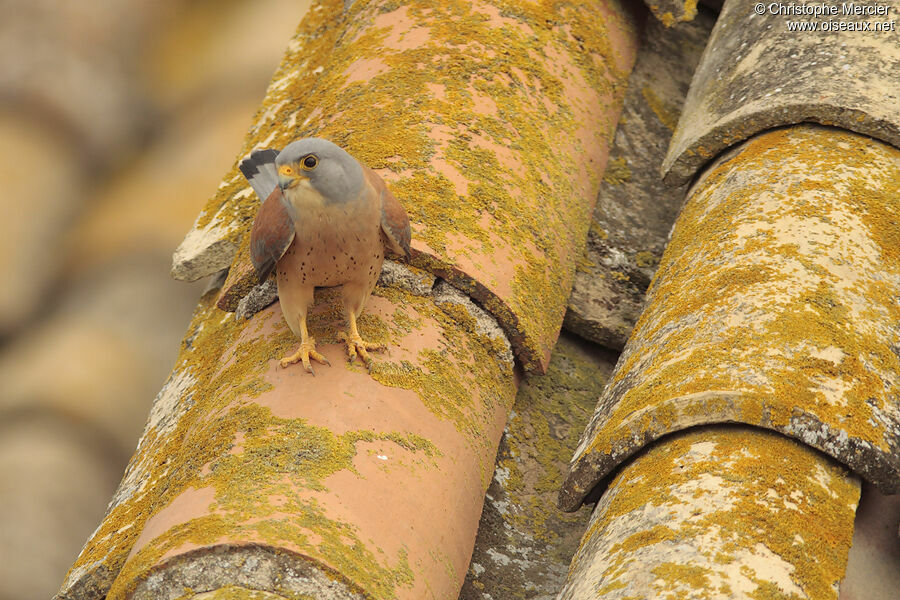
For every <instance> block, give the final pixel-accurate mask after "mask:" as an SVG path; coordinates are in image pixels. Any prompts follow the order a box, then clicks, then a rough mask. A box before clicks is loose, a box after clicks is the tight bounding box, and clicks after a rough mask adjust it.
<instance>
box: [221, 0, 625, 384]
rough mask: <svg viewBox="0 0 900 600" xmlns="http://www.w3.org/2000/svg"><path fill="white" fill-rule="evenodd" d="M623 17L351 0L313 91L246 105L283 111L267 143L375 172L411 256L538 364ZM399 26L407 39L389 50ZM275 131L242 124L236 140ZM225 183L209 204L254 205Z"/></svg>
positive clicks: (603, 7)
mask: <svg viewBox="0 0 900 600" xmlns="http://www.w3.org/2000/svg"><path fill="white" fill-rule="evenodd" d="M324 12H327V11H324V10H323V11H319V13H318V14H321V13H324ZM629 19H630V17H629V16H628V15H627V13H626V12H625V10H624V8H623V7H622V6H620V5H619V4H618V3H617V2H615V1H614V0H613V1H609V2H601V3H590V4H587V5H578V6H575V5H570V4H568V3H552V4H549V5H548V4H546V3H541V2H537V3H529V2H507V1H505V0H503V1H501V0H495V1H485V2H478V3H475V4H472V3H468V2H460V1H452V2H440V3H435V2H427V1H418V2H408V3H405V4H403V5H402V6H395V5H393V4H389V3H384V2H374V1H369V2H365V1H362V0H360V1H357V2H354V3H353V5H352V6H351V7H350V8H349V9H348V12H347V13H346V14H343V15H342V16H338V17H335V23H336V25H334V26H333V27H334V29H336V30H341V31H342V33H341V37H340V40H339V41H338V42H336V43H333V42H329V41H328V40H326V39H325V36H323V35H319V37H318V38H315V42H314V43H315V44H319V45H325V44H328V43H332V45H333V48H332V49H331V51H330V54H328V60H327V63H325V64H323V65H320V66H321V67H322V69H321V71H320V72H319V74H318V75H317V79H316V85H315V90H314V92H310V90H309V89H308V88H307V87H304V88H303V89H301V90H298V91H297V94H298V95H297V98H299V99H301V100H302V104H303V105H302V109H298V107H297V106H296V102H297V99H294V100H293V101H292V104H291V106H290V107H288V106H287V105H284V107H283V108H281V107H282V104H281V101H280V100H278V99H279V98H281V96H280V95H279V94H280V88H279V87H278V86H276V85H274V84H273V90H276V91H278V92H279V94H274V95H273V94H272V93H270V96H271V97H270V98H267V99H266V101H265V102H264V104H263V108H262V113H261V114H265V115H267V114H268V112H267V111H272V110H275V108H278V110H289V109H290V111H293V112H289V113H286V114H285V115H284V119H283V122H288V123H290V126H288V127H284V126H282V127H281V129H279V130H278V132H277V136H276V138H273V139H276V140H285V139H291V138H298V137H303V136H310V135H317V136H322V137H326V138H328V139H331V140H332V141H334V142H336V143H337V144H339V145H341V146H342V147H345V148H346V149H347V150H348V151H349V152H350V153H351V154H353V155H354V156H356V157H358V158H359V159H360V160H362V161H363V162H365V163H366V164H368V165H369V166H371V167H373V168H375V169H381V170H383V171H382V172H383V174H384V176H385V178H386V179H387V180H388V182H389V185H390V187H391V189H392V191H393V192H394V193H395V195H397V197H398V198H399V199H400V200H401V202H402V203H403V204H404V205H405V206H406V208H407V211H408V213H409V215H410V219H411V221H412V223H413V230H414V234H413V238H414V240H418V241H420V242H422V243H423V244H425V245H426V246H427V249H428V251H429V252H430V253H433V256H432V257H428V256H422V257H420V258H419V259H417V264H418V266H421V267H425V268H428V269H430V270H432V271H433V272H435V273H437V274H440V275H442V276H446V277H451V278H453V277H454V276H455V277H456V279H454V281H453V283H454V284H455V285H458V286H461V285H464V282H463V281H462V280H461V279H464V278H466V277H469V278H474V279H476V280H478V281H479V283H480V284H481V287H479V290H480V292H481V293H482V296H483V297H480V298H479V300H481V301H482V303H483V304H485V305H489V308H491V309H492V312H494V314H495V316H497V317H498V318H499V319H501V321H502V322H503V323H504V327H506V329H507V330H508V331H509V330H512V331H515V332H517V333H518V334H519V335H518V336H512V337H513V343H514V345H515V346H516V350H517V351H518V353H519V355H520V357H521V358H522V360H523V361H524V362H525V366H526V368H528V369H532V368H539V364H540V363H541V362H542V361H543V360H545V357H546V354H547V353H549V349H550V347H552V343H553V341H554V340H555V338H556V335H557V333H558V331H559V327H560V324H561V322H562V317H563V314H564V311H565V304H566V296H567V293H568V289H569V284H570V283H571V281H572V278H573V277H574V270H575V263H576V259H577V257H579V256H580V255H581V254H582V250H583V245H584V239H585V235H586V232H587V227H588V224H589V222H590V221H589V215H590V212H591V209H592V207H593V203H594V201H595V197H596V191H597V186H598V185H599V172H595V170H598V169H599V168H600V167H602V163H600V164H590V163H591V162H592V161H593V162H594V163H598V162H599V161H602V160H603V159H605V151H606V148H607V147H608V144H609V140H610V139H611V137H612V135H613V132H614V130H615V118H614V117H615V114H614V113H615V111H611V112H610V113H609V114H607V112H606V111H599V109H598V108H597V107H598V106H600V107H603V106H615V105H616V103H619V102H621V98H622V95H623V93H624V86H625V82H626V79H627V74H628V70H629V69H630V66H631V60H632V59H633V46H632V45H630V44H632V43H633V41H629V40H632V39H633V38H634V36H635V35H636V32H635V27H634V25H633V24H632V23H631V21H630V20H629ZM310 29H313V30H314V29H315V28H314V27H312V26H311V25H310V26H306V27H305V29H304V31H306V30H310ZM398 31H402V32H406V33H405V34H404V35H405V36H415V37H416V39H417V40H418V41H419V43H417V44H416V45H415V46H413V47H403V46H401V45H400V44H399V41H400V38H401V37H403V36H400V34H398ZM307 37H309V35H307ZM614 37H615V40H613V38H614ZM329 39H330V38H329ZM622 40H624V43H623V41H622ZM309 43H313V42H309ZM322 47H323V48H324V46H322ZM316 48H319V46H316V47H315V48H312V50H313V51H315V49H316ZM291 61H294V68H297V69H300V70H301V72H303V73H306V70H307V69H309V68H310V67H312V66H313V63H312V62H310V63H304V62H303V61H302V60H301V57H300V56H296V55H295V54H291V55H289V56H288V58H286V60H285V63H284V65H283V67H282V69H287V68H288V67H289V66H290V62H291ZM316 64H318V63H316ZM367 65H368V66H367ZM374 65H377V68H375V67H374ZM370 67H371V69H370ZM316 68H318V67H316ZM277 77H278V76H277V75H276V79H277ZM308 79H309V77H308V76H305V75H304V76H303V77H300V80H302V81H304V82H306V81H307V80H308ZM273 103H274V107H275V108H273V107H270V105H273ZM288 114H290V115H291V116H290V118H288ZM373 116H374V117H373ZM274 133H275V132H274V131H272V130H267V131H266V132H263V131H262V130H260V131H258V132H251V136H250V139H248V147H252V146H255V145H256V144H257V143H258V142H259V141H260V139H262V138H263V137H266V136H269V137H271V135H274ZM269 145H275V146H277V143H269ZM237 183H238V184H240V182H239V181H238V182H237ZM236 191H237V190H233V189H231V188H228V187H227V186H226V188H223V189H222V190H220V192H219V194H217V200H216V201H215V202H214V204H215V206H230V205H232V204H233V205H234V208H233V209H229V210H230V211H231V212H232V213H234V214H235V215H244V214H245V213H246V212H248V211H251V212H252V211H253V210H255V206H256V205H257V202H258V200H257V199H256V198H254V197H246V198H238V196H237V195H235V193H236ZM227 212H228V211H225V212H223V213H222V214H223V215H224V214H226V213H227ZM240 218H243V217H240ZM414 245H415V244H414ZM504 261H506V262H509V263H510V264H509V265H506V264H505V263H504ZM459 264H462V265H463V267H462V269H461V270H460V271H455V270H454V269H455V267H456V266H457V265H459ZM510 278H511V280H510Z"/></svg>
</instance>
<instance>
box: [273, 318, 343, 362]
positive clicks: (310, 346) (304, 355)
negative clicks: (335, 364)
mask: <svg viewBox="0 0 900 600" xmlns="http://www.w3.org/2000/svg"><path fill="white" fill-rule="evenodd" d="M309 359H312V360H314V361H316V362H320V363H322V364H323V365H328V366H329V367H330V366H331V363H330V362H328V359H327V358H325V357H324V356H322V355H321V354H319V353H318V352H316V340H315V338H314V337H312V336H311V335H309V332H308V331H307V330H306V316H305V315H304V316H303V317H302V318H301V319H300V347H299V348H297V351H296V352H294V353H293V354H291V355H290V356H285V357H284V358H282V359H281V366H282V368H284V367H287V366H288V365H292V364H294V363H295V362H302V363H303V366H304V367H305V368H306V370H307V371H308V372H310V373H312V374H313V375H315V374H316V372H315V371H313V368H312V364H311V363H310V362H309Z"/></svg>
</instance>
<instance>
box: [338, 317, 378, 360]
mask: <svg viewBox="0 0 900 600" xmlns="http://www.w3.org/2000/svg"><path fill="white" fill-rule="evenodd" d="M347 320H348V321H349V322H350V332H349V333H344V332H341V333H340V334H339V335H340V338H341V339H342V340H343V341H345V342H346V343H347V355H348V356H349V357H350V360H351V361H352V360H353V359H354V358H356V356H357V355H359V357H360V358H361V359H362V361H363V362H364V363H365V364H366V366H368V364H369V362H371V360H372V359H371V358H369V352H368V351H369V350H384V344H376V343H374V342H367V341H365V340H363V339H362V338H361V337H360V336H359V330H358V329H357V328H356V314H354V312H353V311H352V310H348V311H347Z"/></svg>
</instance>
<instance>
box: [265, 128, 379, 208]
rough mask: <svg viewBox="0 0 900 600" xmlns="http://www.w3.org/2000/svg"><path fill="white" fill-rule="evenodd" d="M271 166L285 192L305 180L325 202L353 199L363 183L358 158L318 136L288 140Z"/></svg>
mask: <svg viewBox="0 0 900 600" xmlns="http://www.w3.org/2000/svg"><path fill="white" fill-rule="evenodd" d="M275 167H276V169H277V170H278V185H280V186H281V189H282V190H285V191H287V190H288V189H290V188H293V187H294V186H296V185H298V184H300V183H302V182H303V180H304V179H306V180H309V184H310V185H311V186H312V188H313V189H314V190H316V191H317V192H319V193H320V194H321V195H322V196H323V197H324V198H325V200H326V201H328V202H345V201H347V200H350V199H353V198H356V197H357V196H358V195H359V192H360V188H361V187H362V185H363V171H362V167H361V166H360V164H359V161H357V160H356V159H355V158H353V157H352V156H350V155H349V154H347V152H346V151H344V150H343V149H342V148H340V147H338V146H337V145H335V144H333V143H331V142H329V141H328V140H323V139H321V138H303V139H302V140H297V141H296V142H291V143H290V144H288V145H287V146H285V147H284V149H283V150H282V151H281V152H280V153H279V154H278V157H277V158H276V159H275Z"/></svg>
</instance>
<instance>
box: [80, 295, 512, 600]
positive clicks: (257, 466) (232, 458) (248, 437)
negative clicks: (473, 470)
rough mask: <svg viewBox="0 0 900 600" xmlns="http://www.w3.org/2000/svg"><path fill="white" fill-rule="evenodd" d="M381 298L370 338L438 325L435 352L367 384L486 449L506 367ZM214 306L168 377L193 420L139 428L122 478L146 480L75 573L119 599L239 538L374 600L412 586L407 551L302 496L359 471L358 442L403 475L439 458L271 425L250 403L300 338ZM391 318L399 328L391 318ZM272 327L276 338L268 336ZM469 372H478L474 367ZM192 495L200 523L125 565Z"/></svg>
mask: <svg viewBox="0 0 900 600" xmlns="http://www.w3.org/2000/svg"><path fill="white" fill-rule="evenodd" d="M378 293H379V294H380V295H382V296H384V297H389V298H394V299H396V300H397V301H398V303H397V307H396V309H395V310H394V314H393V316H394V317H395V320H394V322H385V321H383V320H382V319H380V318H379V317H376V316H374V315H368V316H367V318H366V319H362V320H361V321H360V328H361V329H362V331H363V332H364V333H365V334H366V335H367V337H370V338H371V339H378V340H383V341H386V342H388V343H390V342H391V341H395V339H396V338H397V337H402V336H404V335H406V334H409V332H410V331H411V330H412V329H414V328H416V327H417V325H416V324H421V323H423V322H424V321H423V319H429V320H430V319H438V320H439V321H440V323H441V324H442V331H443V334H444V338H443V340H444V341H443V343H442V346H443V349H441V350H439V351H437V352H436V351H434V350H428V349H426V350H422V351H421V352H420V354H419V356H420V359H419V361H418V362H419V364H415V365H413V364H411V363H407V364H406V368H407V371H408V372H404V371H403V369H401V370H400V371H399V372H397V373H394V372H392V369H391V363H390V361H388V360H386V359H385V360H379V357H377V356H376V357H375V359H376V362H375V364H374V365H373V369H372V370H373V373H375V374H376V378H377V379H378V380H379V381H381V382H382V383H384V384H385V385H389V386H393V387H404V388H407V389H413V390H414V391H416V392H417V393H418V394H419V397H420V398H421V400H422V402H423V403H424V404H425V406H427V407H428V408H429V409H430V410H432V412H433V413H434V414H435V415H436V416H438V417H439V418H442V419H450V420H454V421H455V422H457V424H458V425H457V428H458V429H459V430H460V432H461V433H463V435H464V436H466V438H467V439H468V440H469V443H470V444H471V445H472V446H473V447H477V448H479V449H483V448H484V447H486V446H487V445H489V444H490V442H489V441H488V440H487V439H486V437H485V436H486V435H487V434H486V433H485V431H484V423H485V421H486V420H490V418H489V416H488V415H489V414H492V413H493V412H495V411H498V410H499V411H500V412H502V413H504V414H505V412H506V410H508V406H509V405H510V403H511V402H512V397H513V394H514V390H515V386H514V382H513V379H512V377H513V375H512V369H511V365H507V366H506V367H504V368H502V369H501V368H499V367H500V365H499V363H498V362H497V361H496V360H495V359H494V358H493V354H492V352H493V351H494V348H493V346H492V345H491V344H489V343H486V341H485V340H482V339H481V338H480V337H479V336H476V335H470V334H467V333H465V328H464V327H462V326H460V325H459V322H460V320H461V319H463V318H464V317H463V316H460V315H456V316H454V317H451V316H448V315H447V314H446V313H445V312H443V311H442V310H440V309H438V308H436V307H435V306H434V305H433V304H431V301H430V299H426V298H421V297H418V296H414V295H412V294H407V293H406V292H402V291H399V290H393V289H382V288H380V289H379V291H378ZM212 295H213V294H210V295H208V296H207V297H205V298H204V301H203V302H202V303H201V305H200V307H199V308H198V310H197V313H196V314H195V317H194V320H193V322H192V324H191V326H190V327H189V332H188V336H187V337H186V338H185V343H184V346H183V348H182V353H181V355H180V357H179V360H178V363H177V365H176V367H175V372H176V373H190V375H191V377H190V379H189V381H190V384H189V385H188V386H187V387H186V389H184V390H182V393H181V396H180V402H181V403H183V405H186V408H188V407H189V408H188V410H185V411H184V412H181V413H177V412H174V411H173V413H172V414H171V415H170V418H172V419H174V420H175V422H174V423H172V424H167V425H166V427H165V428H164V430H163V429H159V430H157V429H154V428H153V427H151V428H149V429H148V430H147V432H146V433H145V436H144V438H143V440H142V442H141V446H140V447H139V450H138V453H137V454H136V456H135V459H134V460H133V463H132V465H131V467H130V469H134V470H141V471H143V473H142V483H141V485H140V486H139V488H138V489H137V490H136V491H134V493H133V494H132V495H131V497H129V498H125V499H123V501H122V502H120V503H119V504H117V505H115V506H114V508H113V510H112V512H111V514H110V515H109V516H108V517H107V518H106V519H105V520H104V522H103V523H102V525H101V528H100V529H99V530H98V532H97V533H96V534H95V536H94V538H93V540H92V543H91V544H89V546H88V547H87V548H86V550H85V552H84V553H83V554H82V556H81V557H80V558H79V561H78V562H77V563H76V565H75V568H77V567H79V566H81V565H90V564H95V563H96V562H97V561H101V562H103V563H104V564H106V565H108V568H110V569H111V570H113V571H117V570H118V569H120V568H121V569H122V571H121V572H120V573H119V575H118V577H117V579H116V581H115V583H114V585H113V587H112V589H111V590H110V592H109V597H110V598H119V597H124V596H125V595H127V594H128V593H129V591H130V590H132V589H133V588H134V585H135V584H136V583H137V581H139V580H140V578H141V577H142V576H143V575H142V574H146V571H147V569H149V568H152V567H153V566H154V565H156V564H158V562H159V561H160V559H161V558H162V557H163V556H165V555H167V553H170V552H175V551H177V550H178V549H179V548H182V547H184V546H185V544H194V545H208V544H213V543H216V542H217V541H219V540H222V539H226V538H227V539H228V540H229V541H236V540H237V541H239V540H241V539H247V540H252V541H256V542H262V543H266V544H269V545H271V546H273V547H280V546H283V545H285V544H287V545H288V546H289V547H293V548H302V549H303V551H304V553H305V554H307V555H308V556H310V557H313V558H316V559H320V560H323V561H324V563H325V564H327V565H330V566H331V567H332V568H334V569H336V570H337V571H338V572H339V573H340V575H339V577H340V578H341V579H342V580H345V581H347V582H350V583H351V585H352V586H357V587H359V588H360V589H363V590H366V593H368V594H371V595H372V597H373V598H393V597H395V594H396V590H397V589H398V588H402V587H404V586H408V585H410V584H411V581H412V578H413V567H412V566H411V565H409V564H408V561H407V559H406V554H405V552H404V551H402V550H401V551H400V552H399V553H398V554H397V555H395V556H392V557H388V556H385V555H384V554H383V553H382V552H376V549H375V548H372V547H370V545H369V544H368V542H366V541H365V540H361V539H358V538H357V534H356V533H355V526H354V525H352V524H350V523H344V522H341V521H336V520H334V519H332V518H330V517H328V516H327V514H326V511H325V509H324V507H322V506H320V505H319V504H318V503H317V502H315V501H313V502H310V501H309V500H308V499H305V496H304V490H305V491H308V492H316V491H324V490H326V489H327V483H326V482H325V480H326V479H327V478H328V477H330V476H332V475H333V474H335V473H337V472H339V471H342V470H346V471H350V472H355V468H354V466H353V460H354V457H355V456H356V455H357V454H358V448H359V446H360V445H361V444H365V443H367V442H377V441H380V442H385V443H390V444H394V445H396V446H397V448H398V449H402V450H403V451H405V452H406V453H407V455H409V456H410V457H411V462H409V463H408V468H412V469H434V468H436V467H435V462H434V461H435V460H437V459H438V458H440V457H442V456H444V453H443V451H442V450H441V449H440V448H439V447H437V446H436V445H435V444H434V443H433V442H432V441H430V440H428V439H425V438H424V437H422V436H420V435H417V434H415V433H413V432H404V431H387V432H376V431H372V430H365V429H364V430H351V431H347V432H345V433H343V434H335V433H333V432H332V431H330V430H329V429H327V428H325V427H321V426H315V425H311V424H308V423H307V422H306V421H305V420H304V419H289V418H282V417H278V416H276V415H274V414H273V413H272V411H271V410H270V409H269V408H268V407H265V406H261V405H259V404H257V403H256V402H255V399H256V398H259V397H261V395H263V394H265V393H266V392H268V391H270V390H271V389H272V386H271V384H270V383H269V382H268V381H267V380H266V377H265V376H264V374H265V372H266V371H267V370H268V368H269V366H270V365H271V361H272V360H273V359H274V358H275V357H277V356H281V355H283V354H285V353H287V352H288V351H289V350H291V349H292V348H293V346H294V345H295V344H296V340H295V339H294V336H293V334H292V333H291V332H290V331H289V330H287V328H286V327H285V326H284V323H283V322H282V321H281V319H280V318H279V319H268V320H267V319H262V318H257V319H254V320H250V321H245V320H238V319H235V318H234V317H233V316H232V315H229V314H228V313H223V312H222V311H220V310H219V309H217V308H215V307H214V306H212V305H211V302H212V297H211V296H212ZM324 300H326V301H327V300H328V299H327V298H325V299H324ZM398 314H399V315H402V317H400V318H396V317H397V315H398ZM334 316H335V315H334V314H333V311H328V310H326V311H324V312H320V313H318V314H317V315H316V316H315V317H314V318H311V319H310V329H311V331H312V332H313V333H314V334H315V335H316V337H317V338H318V339H319V340H320V342H321V343H333V342H336V341H337V340H336V338H335V339H332V338H334V337H335V336H333V335H332V334H331V333H329V331H326V330H325V329H324V328H325V327H326V324H327V323H329V322H330V321H332V320H333V318H334ZM454 319H455V320H454ZM267 321H271V322H270V323H269V327H273V328H274V333H268V332H267V331H266V330H265V328H264V327H263V324H264V323H265V322H267ZM419 326H420V325H419ZM482 337H483V336H482ZM473 357H475V358H473ZM473 360H474V361H475V363H476V364H475V365H474V366H473V365H471V364H469V363H470V362H471V361H473ZM454 365H455V366H457V367H458V368H453V366H454ZM415 374H420V375H415ZM414 375H415V376H414ZM169 409H170V410H171V409H172V407H169ZM494 443H496V442H494ZM412 457H416V458H412ZM486 477H489V474H488V475H487V476H485V475H484V474H482V478H483V479H485V478H486ZM126 479H127V477H126ZM190 489H194V490H201V489H211V490H213V491H214V501H213V503H212V504H211V505H210V508H209V511H208V514H207V515H206V516H203V517H200V518H195V519H192V520H191V521H189V522H187V523H185V524H183V525H180V526H176V527H174V528H172V529H170V530H169V531H167V532H166V533H164V534H163V535H161V536H158V537H156V538H155V539H153V540H150V541H149V543H146V544H145V545H143V546H142V547H141V548H140V549H139V550H138V551H137V553H136V554H134V556H131V557H130V558H129V559H128V561H127V563H125V558H126V555H127V554H128V552H129V550H130V549H131V548H132V546H133V545H134V543H135V540H136V539H137V536H138V535H139V534H140V532H141V530H142V529H143V528H144V525H145V523H146V522H147V520H148V519H149V518H150V517H151V516H152V515H154V514H156V513H158V512H159V511H160V509H162V508H164V507H166V506H168V505H169V504H170V503H171V502H172V501H173V500H174V499H176V498H177V497H178V496H179V495H180V494H182V493H183V492H185V491H187V490H190ZM274 498H277V499H278V501H277V502H275V501H273V499H274ZM123 563H124V568H123ZM335 576H338V575H335Z"/></svg>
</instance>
